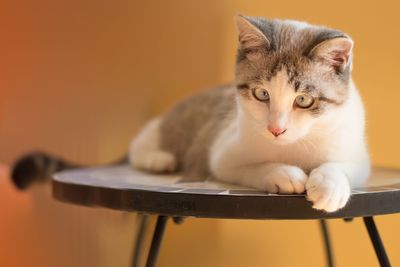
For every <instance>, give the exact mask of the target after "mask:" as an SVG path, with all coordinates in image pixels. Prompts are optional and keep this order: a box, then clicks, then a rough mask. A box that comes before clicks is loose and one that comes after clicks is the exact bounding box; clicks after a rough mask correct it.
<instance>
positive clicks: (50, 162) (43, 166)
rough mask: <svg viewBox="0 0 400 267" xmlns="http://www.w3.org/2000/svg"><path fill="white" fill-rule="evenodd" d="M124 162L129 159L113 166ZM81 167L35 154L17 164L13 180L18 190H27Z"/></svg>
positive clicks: (12, 173)
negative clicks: (34, 184) (56, 174)
mask: <svg viewBox="0 0 400 267" xmlns="http://www.w3.org/2000/svg"><path fill="white" fill-rule="evenodd" d="M124 162H127V157H124V158H123V159H121V160H118V161H116V162H114V163H112V164H121V163H124ZM79 167H85V166H82V165H79V164H75V163H72V162H69V161H66V160H64V159H62V158H60V157H58V156H54V155H50V154H47V153H44V152H34V153H30V154H27V155H24V156H22V157H21V158H20V159H18V160H17V161H16V162H15V164H14V166H13V167H12V171H11V180H12V181H13V183H14V185H15V186H16V187H17V188H18V189H20V190H25V189H27V188H28V187H29V186H31V185H32V184H33V183H36V182H45V181H48V180H50V179H51V177H52V175H53V174H54V173H56V172H59V171H62V170H67V169H72V168H79Z"/></svg>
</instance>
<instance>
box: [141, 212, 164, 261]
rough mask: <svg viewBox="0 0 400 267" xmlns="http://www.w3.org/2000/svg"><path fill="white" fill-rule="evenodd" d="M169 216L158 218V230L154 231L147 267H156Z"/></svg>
mask: <svg viewBox="0 0 400 267" xmlns="http://www.w3.org/2000/svg"><path fill="white" fill-rule="evenodd" d="M167 220H168V217H167V216H162V215H159V216H158V218H157V224H156V229H155V230H154V235H153V240H152V241H151V247H150V251H149V255H148V256H147V262H146V267H154V266H156V262H157V257H158V254H159V252H160V247H161V242H162V238H163V235H164V232H165V227H166V225H167Z"/></svg>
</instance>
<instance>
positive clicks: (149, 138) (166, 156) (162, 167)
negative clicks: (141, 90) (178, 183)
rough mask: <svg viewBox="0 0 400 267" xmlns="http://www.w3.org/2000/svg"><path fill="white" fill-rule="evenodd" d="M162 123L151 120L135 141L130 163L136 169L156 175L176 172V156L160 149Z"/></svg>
mask: <svg viewBox="0 0 400 267" xmlns="http://www.w3.org/2000/svg"><path fill="white" fill-rule="evenodd" d="M160 123H161V118H156V119H153V120H151V121H150V122H148V124H147V125H146V126H145V127H144V128H143V129H142V130H141V131H140V132H139V134H138V135H137V136H136V137H135V138H134V139H133V141H132V143H131V145H130V148H129V162H130V163H131V164H132V165H133V166H134V167H135V168H137V169H141V170H145V171H149V172H155V173H163V172H173V171H175V169H176V160H175V157H174V155H173V154H171V153H169V152H167V151H163V150H162V149H161V148H160Z"/></svg>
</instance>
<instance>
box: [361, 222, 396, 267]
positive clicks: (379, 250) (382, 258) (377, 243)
mask: <svg viewBox="0 0 400 267" xmlns="http://www.w3.org/2000/svg"><path fill="white" fill-rule="evenodd" d="M363 219H364V223H365V227H366V228H367V230H368V234H369V237H370V238H371V242H372V245H373V246H374V249H375V253H376V256H377V257H378V260H379V264H380V265H381V266H383V267H390V266H391V265H390V262H389V258H388V256H387V254H386V251H385V247H384V246H383V243H382V239H381V237H380V236H379V232H378V229H377V228H376V225H375V222H374V217H364V218H363Z"/></svg>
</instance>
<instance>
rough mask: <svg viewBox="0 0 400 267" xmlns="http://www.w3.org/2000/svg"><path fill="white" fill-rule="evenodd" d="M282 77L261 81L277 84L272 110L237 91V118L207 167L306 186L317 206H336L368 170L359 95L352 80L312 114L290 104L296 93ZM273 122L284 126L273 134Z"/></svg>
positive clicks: (275, 186)
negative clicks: (339, 96)
mask: <svg viewBox="0 0 400 267" xmlns="http://www.w3.org/2000/svg"><path fill="white" fill-rule="evenodd" d="M284 81H287V77H284V74H283V73H282V74H280V75H277V77H276V78H274V79H272V81H271V82H270V83H269V84H266V85H265V86H266V87H267V88H268V87H269V88H275V89H274V90H270V91H269V92H270V97H271V99H270V110H273V111H272V112H271V113H273V112H276V114H274V115H270V114H268V112H265V110H266V109H265V104H264V103H259V105H260V106H256V105H258V104H257V101H254V100H246V99H245V98H243V97H238V99H237V100H238V101H237V108H238V112H237V116H236V118H235V119H234V120H232V121H231V122H230V125H229V126H228V127H227V128H225V129H224V130H223V131H221V132H220V134H219V136H218V138H217V139H216V140H215V142H214V144H213V146H212V148H211V152H210V168H211V172H212V173H213V175H214V176H215V177H216V178H217V179H220V180H223V181H226V182H230V183H236V184H242V185H245V186H250V187H255V188H258V189H261V190H266V191H268V192H272V193H277V192H279V193H302V192H304V191H305V190H307V198H308V199H309V200H310V201H312V202H313V207H314V208H315V209H320V210H325V211H327V212H333V211H336V210H338V209H340V208H342V207H343V206H344V205H345V204H346V203H347V201H348V200H349V197H350V193H351V190H350V188H351V186H355V185H360V184H362V183H363V182H364V181H365V180H366V179H367V178H368V176H369V172H370V165H369V157H368V153H367V148H366V144H365V138H364V110H363V106H362V103H361V99H360V97H359V94H358V92H357V90H356V88H355V86H354V85H353V84H351V86H350V88H349V90H350V94H349V96H348V99H347V101H346V102H345V103H344V104H342V105H340V106H335V107H334V108H332V110H331V111H325V113H324V114H322V115H321V116H320V117H319V118H312V117H311V115H307V114H308V113H306V112H304V111H303V110H292V106H291V105H292V103H293V99H294V97H295V94H296V93H295V92H294V91H293V89H291V90H288V88H286V87H287V86H288V85H287V84H285V82H284ZM289 92H293V93H292V95H291V94H290V93H289ZM255 103H256V104H255ZM263 110H264V111H263ZM271 123H272V124H279V126H280V127H285V128H287V132H285V133H284V134H283V135H281V136H279V137H278V138H275V137H274V136H273V135H272V134H271V133H269V132H268V131H267V130H266V129H267V125H268V124H271ZM307 174H308V175H307Z"/></svg>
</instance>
